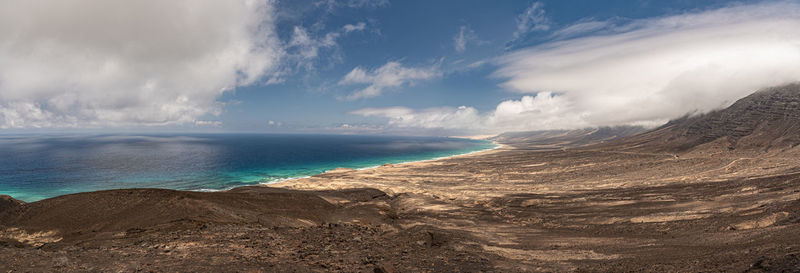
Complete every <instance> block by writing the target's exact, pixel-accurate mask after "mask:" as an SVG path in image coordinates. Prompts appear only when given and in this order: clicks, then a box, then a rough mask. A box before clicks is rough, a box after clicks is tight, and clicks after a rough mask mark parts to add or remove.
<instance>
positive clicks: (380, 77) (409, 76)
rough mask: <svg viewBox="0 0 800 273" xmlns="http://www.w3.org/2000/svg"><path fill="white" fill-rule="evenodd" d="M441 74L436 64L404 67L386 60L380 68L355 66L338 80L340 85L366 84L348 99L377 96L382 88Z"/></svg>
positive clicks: (412, 82)
mask: <svg viewBox="0 0 800 273" xmlns="http://www.w3.org/2000/svg"><path fill="white" fill-rule="evenodd" d="M441 75H442V73H441V71H440V70H439V66H438V65H432V66H429V67H412V68H409V67H404V66H403V65H402V64H401V63H400V62H396V61H391V62H387V63H386V64H385V65H383V66H381V67H380V68H377V69H374V70H371V71H367V70H365V69H363V68H361V67H356V68H354V69H353V70H352V71H350V73H347V75H345V76H344V78H342V80H341V81H339V84H340V85H349V84H367V85H368V86H367V87H365V88H363V89H360V90H357V91H355V92H353V93H351V94H350V95H348V96H347V99H349V100H355V99H361V98H370V97H375V96H379V95H380V94H381V93H382V92H383V91H384V89H387V88H396V87H400V86H403V85H408V84H414V83H416V82H418V81H423V80H430V79H434V78H437V77H440V76H441Z"/></svg>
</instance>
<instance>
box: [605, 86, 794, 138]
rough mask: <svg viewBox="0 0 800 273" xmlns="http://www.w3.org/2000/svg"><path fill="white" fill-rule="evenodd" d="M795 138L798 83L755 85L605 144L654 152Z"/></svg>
mask: <svg viewBox="0 0 800 273" xmlns="http://www.w3.org/2000/svg"><path fill="white" fill-rule="evenodd" d="M798 144H800V83H793V84H788V85H784V86H779V87H771V88H766V89H762V90H759V91H757V92H755V93H753V94H751V95H749V96H747V97H745V98H742V99H740V100H738V101H736V103H734V104H733V105H731V106H730V107H728V108H725V109H722V110H717V111H713V112H710V113H706V114H701V115H697V116H691V117H688V116H687V117H684V118H681V119H677V120H673V121H670V122H669V123H667V124H665V125H664V126H661V127H659V128H657V129H654V130H652V131H649V132H646V133H643V134H639V135H636V136H631V137H628V138H624V139H621V140H619V141H615V142H614V143H612V144H610V145H609V146H614V147H617V148H620V149H637V150H648V151H660V152H686V151H689V150H695V149H721V150H725V149H727V150H737V151H761V152H764V151H775V150H786V149H791V148H794V147H795V146H797V145H798Z"/></svg>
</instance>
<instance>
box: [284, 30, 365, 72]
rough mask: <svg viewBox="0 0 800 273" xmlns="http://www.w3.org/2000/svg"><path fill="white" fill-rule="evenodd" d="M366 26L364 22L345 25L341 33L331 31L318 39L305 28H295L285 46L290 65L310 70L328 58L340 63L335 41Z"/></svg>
mask: <svg viewBox="0 0 800 273" xmlns="http://www.w3.org/2000/svg"><path fill="white" fill-rule="evenodd" d="M366 26H367V25H366V23H364V22H360V23H357V24H355V25H352V24H346V25H344V26H343V27H342V29H341V31H331V32H328V33H326V34H325V35H321V36H319V37H313V35H312V34H310V33H309V32H308V30H306V29H305V28H303V27H301V26H295V27H294V31H293V32H292V37H291V39H290V40H289V43H288V44H287V45H286V52H287V55H288V56H287V58H288V59H290V60H291V63H294V64H296V65H298V66H301V67H304V68H305V69H306V70H312V69H313V68H314V63H315V62H316V61H318V60H320V59H324V58H330V59H333V61H341V56H340V54H339V44H338V42H337V40H338V39H339V38H341V37H342V36H343V35H347V34H350V33H351V32H355V31H363V30H364V29H365V28H366ZM321 53H322V54H321ZM326 53H327V54H326Z"/></svg>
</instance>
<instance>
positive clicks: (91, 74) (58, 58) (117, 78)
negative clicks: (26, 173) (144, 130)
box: [0, 0, 282, 128]
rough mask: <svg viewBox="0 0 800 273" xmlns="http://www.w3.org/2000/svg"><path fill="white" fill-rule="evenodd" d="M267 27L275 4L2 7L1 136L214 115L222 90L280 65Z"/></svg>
mask: <svg viewBox="0 0 800 273" xmlns="http://www.w3.org/2000/svg"><path fill="white" fill-rule="evenodd" d="M273 19H274V16H273V6H272V2H271V1H249V0H240V1H237V0H230V1H203V2H197V1H190V0H175V1H166V2H165V1H157V0H140V1H112V2H109V1H102V0H65V1H16V0H12V1H5V2H4V3H3V8H2V9H0V37H3V38H2V40H1V41H0V128H21V127H65V126H66V127H94V126H126V125H163V124H176V123H192V122H195V121H196V120H197V118H198V117H200V116H203V115H207V114H219V113H220V112H221V104H220V103H218V102H217V98H219V96H220V95H221V94H222V93H223V92H225V91H227V90H231V89H233V88H235V87H236V86H242V85H249V84H253V83H255V82H259V81H261V80H262V79H263V78H265V77H269V76H270V73H271V72H272V71H274V69H275V68H276V67H277V66H278V65H279V62H280V58H281V56H282V49H281V46H280V42H279V41H278V39H277V38H276V36H275V32H274V29H273V24H274V22H273ZM200 123H202V122H200Z"/></svg>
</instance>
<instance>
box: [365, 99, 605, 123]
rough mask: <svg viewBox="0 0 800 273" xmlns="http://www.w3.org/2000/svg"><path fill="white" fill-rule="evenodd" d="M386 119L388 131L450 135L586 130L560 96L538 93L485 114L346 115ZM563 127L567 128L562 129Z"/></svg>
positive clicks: (462, 110)
mask: <svg viewBox="0 0 800 273" xmlns="http://www.w3.org/2000/svg"><path fill="white" fill-rule="evenodd" d="M350 114H353V115H360V116H365V117H382V118H386V119H388V124H387V125H388V126H389V127H390V128H417V129H444V130H448V131H450V132H468V133H477V132H481V133H501V132H509V131H525V130H533V129H536V130H551V129H564V128H573V127H574V128H581V127H588V126H590V124H588V123H586V121H585V120H583V116H584V115H585V114H584V113H581V112H578V111H576V109H575V108H574V107H573V106H572V105H571V104H570V102H568V101H566V100H564V98H563V97H561V96H556V95H553V94H551V93H549V92H542V93H539V94H538V95H536V96H523V97H522V98H521V99H520V100H507V101H503V102H501V103H500V104H498V105H497V107H496V108H495V109H494V110H493V111H491V112H487V113H480V112H479V111H478V110H477V109H475V108H473V107H467V106H460V107H456V108H453V107H438V108H428V109H422V110H414V109H410V108H406V107H387V108H364V109H360V110H356V111H352V112H350ZM565 125H567V126H565Z"/></svg>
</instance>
